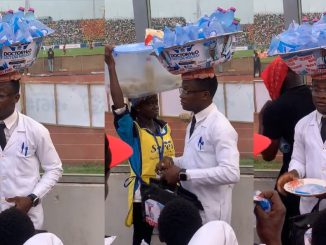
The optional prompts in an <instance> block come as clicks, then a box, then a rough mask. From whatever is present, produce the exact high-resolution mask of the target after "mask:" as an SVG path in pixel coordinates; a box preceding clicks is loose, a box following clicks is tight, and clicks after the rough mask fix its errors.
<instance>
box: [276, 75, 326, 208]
mask: <svg viewBox="0 0 326 245" xmlns="http://www.w3.org/2000/svg"><path fill="white" fill-rule="evenodd" d="M312 98H313V102H314V104H315V106H316V109H317V110H315V111H313V112H311V113H310V114H308V115H307V116H305V117H304V118H302V119H301V120H300V121H299V122H298V123H297V125H296V126H295V134H294V145H293V153H292V157H291V162H290V166H289V169H288V172H287V173H285V174H283V175H282V176H281V177H280V178H279V180H278V182H277V189H278V190H279V192H281V194H284V195H285V194H286V193H285V191H284V184H285V183H287V182H289V181H292V180H294V179H298V178H317V179H323V180H326V143H325V140H326V120H325V119H326V117H325V116H326V75H319V76H314V77H313V79H312ZM317 201H318V199H317V198H314V197H301V198H300V213H301V214H305V213H310V212H311V210H312V209H313V207H314V206H315V205H316V203H317ZM319 208H320V209H325V208H326V200H325V199H324V200H322V201H321V202H320V205H319Z"/></svg>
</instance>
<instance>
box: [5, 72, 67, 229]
mask: <svg viewBox="0 0 326 245" xmlns="http://www.w3.org/2000/svg"><path fill="white" fill-rule="evenodd" d="M19 80H20V75H19V73H16V72H13V73H9V74H6V75H1V76H0V198H1V199H0V201H1V202H0V212H2V211H3V210H5V209H8V208H9V207H12V206H16V208H18V209H20V210H21V211H23V212H25V213H27V214H28V216H29V217H30V218H31V220H32V221H33V224H34V227H35V229H37V230H38V229H42V226H43V208H42V204H41V200H42V198H43V197H44V196H45V195H46V194H47V193H48V192H49V191H50V190H51V188H52V187H53V186H54V185H55V184H56V183H57V181H58V180H59V178H60V177H61V175H62V163H61V161H60V158H59V156H58V154H57V152H56V150H55V148H54V146H53V143H52V141H51V138H50V134H49V132H48V130H47V129H46V128H45V127H44V126H43V125H41V124H39V123H38V122H36V121H34V120H33V119H32V118H30V117H27V116H25V115H23V114H21V113H19V112H17V111H16V110H15V105H16V103H17V102H18V101H19V98H20V94H19V87H20V84H19ZM40 165H41V167H42V169H43V170H44V174H43V176H42V178H41V177H40V173H39V170H40Z"/></svg>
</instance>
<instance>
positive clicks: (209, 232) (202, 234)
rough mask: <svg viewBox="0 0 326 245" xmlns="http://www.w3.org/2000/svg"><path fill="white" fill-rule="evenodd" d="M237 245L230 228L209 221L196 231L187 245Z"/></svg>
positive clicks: (227, 225) (225, 224)
mask: <svg viewBox="0 0 326 245" xmlns="http://www.w3.org/2000/svg"><path fill="white" fill-rule="evenodd" d="M203 244H205V245H238V240H237V237H236V235H235V233H234V231H233V229H232V227H231V226H230V225H229V224H228V223H226V222H224V221H220V220H215V221H210V222H208V223H207V224H205V225H203V226H202V227H200V228H199V229H198V231H197V232H196V233H195V234H194V235H193V236H192V238H191V240H190V241H189V243H188V245H203Z"/></svg>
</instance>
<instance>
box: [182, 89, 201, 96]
mask: <svg viewBox="0 0 326 245" xmlns="http://www.w3.org/2000/svg"><path fill="white" fill-rule="evenodd" d="M204 91H206V90H185V89H184V88H179V93H180V94H184V95H188V94H194V93H199V92H204Z"/></svg>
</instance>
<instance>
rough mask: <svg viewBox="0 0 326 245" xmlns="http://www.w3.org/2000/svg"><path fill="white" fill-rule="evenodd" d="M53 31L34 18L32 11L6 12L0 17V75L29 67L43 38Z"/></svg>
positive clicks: (21, 8)
mask: <svg viewBox="0 0 326 245" xmlns="http://www.w3.org/2000/svg"><path fill="white" fill-rule="evenodd" d="M53 32H54V31H53V30H52V29H50V28H48V27H47V26H46V25H44V24H43V23H41V22H40V21H38V20H37V19H36V18H35V15H34V9H33V8H29V9H28V11H26V12H25V9H24V8H23V7H20V8H19V9H18V10H17V11H16V12H14V11H13V10H8V11H7V12H6V13H5V14H3V15H2V16H1V17H0V57H1V58H0V75H2V74H6V73H10V72H13V71H19V70H23V69H25V68H27V67H30V66H31V65H32V64H33V63H34V62H35V60H36V58H37V54H38V52H39V50H40V48H41V46H42V41H43V38H44V37H45V36H47V35H49V34H51V33H53Z"/></svg>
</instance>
